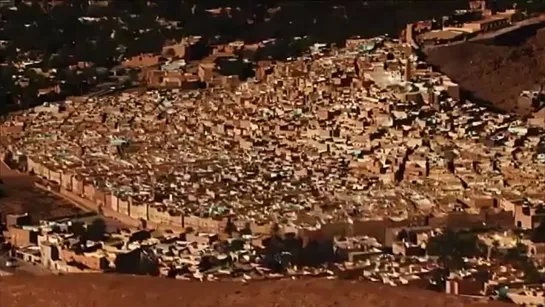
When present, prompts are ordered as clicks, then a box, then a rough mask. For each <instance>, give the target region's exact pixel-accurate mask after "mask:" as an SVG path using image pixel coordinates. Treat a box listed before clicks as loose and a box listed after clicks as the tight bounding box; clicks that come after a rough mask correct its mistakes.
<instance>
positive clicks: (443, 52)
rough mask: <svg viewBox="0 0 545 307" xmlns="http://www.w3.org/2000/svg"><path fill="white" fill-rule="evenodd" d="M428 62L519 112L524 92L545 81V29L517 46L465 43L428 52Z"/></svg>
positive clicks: (480, 94) (475, 93)
mask: <svg viewBox="0 0 545 307" xmlns="http://www.w3.org/2000/svg"><path fill="white" fill-rule="evenodd" d="M427 61H428V62H429V63H430V64H432V65H434V66H436V67H438V68H439V69H440V70H441V71H442V72H443V73H445V74H446V75H448V76H449V77H451V78H452V79H454V80H456V81H457V82H459V83H460V85H461V86H462V88H464V89H465V90H467V91H469V92H471V93H472V94H473V96H474V97H475V98H477V99H479V100H483V101H485V102H489V103H491V104H492V105H494V106H495V107H497V108H499V109H503V110H506V111H510V112H517V113H520V114H526V113H528V111H529V110H528V109H525V108H522V107H521V106H519V105H518V104H517V98H518V96H519V94H520V93H521V91H523V90H529V89H532V88H533V87H534V86H536V85H538V84H541V83H543V82H544V81H545V32H543V31H541V32H538V35H534V36H532V37H530V38H529V39H527V40H525V41H524V42H522V43H521V44H517V45H492V44H483V43H463V44H458V45H453V46H447V47H440V48H436V49H433V50H431V51H429V52H428V58H427Z"/></svg>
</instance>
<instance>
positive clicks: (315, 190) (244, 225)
mask: <svg viewBox="0 0 545 307" xmlns="http://www.w3.org/2000/svg"><path fill="white" fill-rule="evenodd" d="M346 45H347V48H341V49H338V48H333V47H331V48H330V47H326V46H322V45H315V46H314V47H313V48H312V49H311V52H309V53H307V54H306V55H304V56H301V57H299V58H297V59H292V60H290V61H287V62H282V63H280V62H264V61H263V62H259V63H258V65H257V67H256V73H255V78H250V79H248V80H247V81H245V82H242V81H240V80H238V81H237V82H236V83H230V84H222V85H214V84H211V83H209V82H212V81H213V80H214V76H215V72H217V68H216V67H215V66H214V64H211V63H210V62H206V61H203V62H202V63H201V64H199V66H198V67H196V77H191V78H197V79H198V80H199V82H204V83H206V86H204V87H205V88H202V89H193V90H184V89H183V87H182V88H181V87H180V86H179V84H177V85H176V86H173V87H174V89H149V90H147V91H129V92H124V93H120V94H114V95H109V96H104V97H87V98H84V99H82V100H83V101H80V102H76V101H65V102H62V103H51V104H48V105H44V106H39V107H36V108H33V109H31V110H28V111H24V112H19V113H16V114H13V115H11V116H10V117H9V118H8V120H6V121H5V122H4V123H3V124H2V126H1V127H0V129H1V130H0V131H1V132H2V135H3V139H2V141H3V142H5V144H3V145H4V146H3V148H5V149H6V151H5V152H4V159H5V160H9V161H8V162H9V163H10V164H11V165H14V166H15V167H17V168H19V169H20V170H22V171H26V172H29V173H31V174H35V175H36V176H38V177H41V178H43V179H44V182H47V184H49V185H50V186H51V189H54V190H55V191H57V192H58V193H60V194H64V195H67V196H69V197H79V198H81V199H85V200H86V201H87V202H89V203H92V204H93V206H94V209H96V210H97V211H98V212H100V213H101V214H104V215H106V216H113V217H116V216H124V217H127V218H129V219H131V220H133V221H134V222H135V223H136V224H139V226H140V227H139V229H138V230H132V231H118V232H116V233H112V234H110V235H109V236H108V240H105V241H104V242H91V241H88V242H84V243H82V242H79V241H78V240H77V239H75V237H74V234H73V233H71V232H70V230H69V228H70V227H69V226H70V225H65V224H55V225H52V224H48V223H42V225H39V226H21V225H17V223H11V225H8V230H7V233H6V237H7V238H9V240H11V242H12V243H13V244H14V245H17V246H20V247H23V248H22V249H21V250H22V251H24V252H25V253H27V254H28V255H27V256H25V255H26V254H24V255H23V254H21V257H20V258H24V259H30V260H31V261H37V262H40V263H42V264H44V265H47V266H50V267H52V268H54V269H55V270H58V271H67V270H68V269H66V268H65V269H62V268H61V266H60V265H59V263H62V264H70V263H72V264H74V263H77V264H79V265H83V267H84V270H91V271H107V270H114V269H115V270H117V271H120V272H131V273H134V272H138V270H139V269H141V268H142V267H146V268H147V269H146V270H145V271H146V272H147V271H149V270H150V268H153V270H155V271H156V273H157V274H160V275H163V276H170V277H179V278H195V279H199V280H214V279H221V278H233V277H236V278H241V279H243V280H249V279H256V278H265V277H268V278H273V277H276V276H285V274H288V275H291V276H301V277H303V276H334V275H335V276H338V277H343V278H359V279H366V280H370V281H376V282H383V283H385V284H391V285H416V286H421V287H427V285H429V283H430V279H431V278H432V277H433V276H432V275H433V273H434V272H435V271H436V270H437V269H438V268H439V265H438V261H437V258H436V257H430V256H429V255H427V245H428V243H429V241H430V240H432V239H433V238H434V237H436V236H438V235H441V234H442V233H443V232H444V229H445V228H449V229H472V228H483V227H485V228H490V227H493V228H495V229H499V232H497V233H492V234H490V233H489V234H487V235H482V236H480V237H479V240H480V242H483V244H484V245H485V246H488V247H489V249H490V250H492V249H494V250H501V249H502V248H503V249H511V248H515V247H517V246H518V244H519V243H520V244H522V245H524V246H526V249H525V250H524V253H525V254H528V255H530V256H531V257H532V258H533V259H539V258H540V257H542V256H543V255H544V254H545V249H543V243H539V242H533V241H531V240H528V239H524V240H523V239H520V237H519V236H518V235H517V234H515V233H513V232H511V230H512V229H515V228H518V229H522V230H533V229H535V228H538V227H539V225H540V223H541V220H542V218H543V216H545V213H543V212H544V211H543V210H542V205H543V202H542V201H541V199H543V191H545V189H544V185H545V183H544V182H543V180H541V178H542V174H543V172H544V171H545V164H544V162H545V147H544V146H545V142H544V139H543V127H544V125H545V120H544V118H539V117H536V118H533V119H531V120H526V119H520V118H516V117H515V116H511V115H508V114H499V113H494V112H491V111H489V110H487V109H486V108H485V107H482V106H479V105H476V104H474V103H472V102H470V101H467V100H465V99H464V97H463V95H462V93H461V91H460V88H459V86H458V85H457V84H456V83H455V82H453V81H452V80H450V79H449V78H448V77H447V76H444V75H442V74H440V73H437V72H434V71H433V70H432V69H431V68H430V67H429V66H428V65H427V64H426V63H425V62H422V61H421V60H420V59H419V58H418V56H417V55H416V54H415V52H414V50H413V48H412V47H411V46H410V45H408V44H403V43H400V42H399V41H398V40H395V39H390V38H387V37H378V38H374V39H368V40H365V39H351V40H348V41H347V44H346ZM231 47H232V48H245V47H244V46H243V45H242V46H241V45H240V44H239V43H236V44H232V46H231ZM173 52H174V53H176V52H182V51H176V50H175V49H172V51H170V50H169V51H168V53H173ZM183 52H185V51H183ZM218 52H228V51H226V50H223V51H218ZM144 60H145V59H144V58H142V61H144ZM150 61H152V60H150ZM125 65H129V66H130V65H136V66H138V65H140V64H138V63H136V62H135V63H125ZM155 74H157V73H156V72H154V71H151V72H147V73H146V76H147V77H148V78H151V79H153V78H155ZM161 78H162V79H161ZM165 78H166V77H165V75H163V76H160V77H158V79H157V82H167V83H169V82H170V81H168V80H166V79H165ZM187 78H188V75H184V78H183V80H181V79H180V82H182V83H183V82H187ZM226 78H227V79H229V77H228V76H227V77H226ZM151 79H150V80H151ZM233 79H236V78H235V77H233ZM153 80H155V79H153ZM152 87H155V86H152ZM167 87H168V86H167ZM8 224H9V223H8ZM149 228H153V229H157V230H155V231H149V230H147V229H149ZM400 233H404V236H400ZM279 244H280V245H282V246H284V247H285V248H284V249H282V250H283V252H281V253H273V252H270V250H271V246H277V245H279ZM29 246H33V247H32V248H30V247H29ZM73 246H78V248H77V249H76V248H73ZM286 246H291V248H287V247H286ZM324 246H325V247H324ZM322 248H324V249H322ZM295 251H297V252H295ZM317 251H318V252H317ZM320 251H321V252H320ZM296 253H297V254H298V256H297V260H294V259H295V256H294V255H295V254H296ZM318 254H319V255H321V256H320V257H323V259H318V260H316V259H315V258H316V255H318ZM32 255H34V256H32ZM25 257H27V258H25ZM32 257H36V259H34V260H32V259H33V258H32ZM285 258H286V259H288V260H286V261H284V260H285ZM489 258H490V255H489V257H486V258H482V257H475V258H473V259H466V263H467V267H468V268H465V269H463V270H459V271H456V272H451V274H450V276H448V279H447V280H446V281H444V282H445V284H446V289H447V290H446V291H447V292H449V293H454V294H470V295H477V294H480V295H485V294H490V293H489V292H490V291H492V290H490V289H494V291H498V286H497V285H501V286H503V285H510V287H512V288H513V287H514V288H516V289H519V290H517V291H518V292H516V293H517V295H519V296H520V295H521V294H520V293H526V292H524V291H530V290H524V291H523V290H520V289H523V288H521V287H522V285H525V282H524V280H525V279H524V278H525V276H524V273H522V272H521V271H520V270H518V269H516V268H513V267H511V266H506V265H505V264H502V263H500V262H498V261H495V260H494V259H489ZM322 260H327V262H329V261H333V262H335V263H336V264H335V265H334V266H333V267H322V266H311V265H309V264H311V263H313V261H317V262H323V261H322ZM536 261H537V260H536ZM286 262H287V263H289V265H288V266H287V267H288V268H287V273H286V271H282V270H275V268H276V266H277V265H280V266H283V265H284V264H285V263H286ZM271 263H272V264H273V265H271ZM295 263H299V264H300V265H295ZM142 270H144V269H142ZM80 271H81V269H80ZM278 271H281V272H283V274H284V275H277V272H278ZM483 271H487V272H491V273H490V274H488V275H486V276H483V275H482V274H481V273H482V272H483ZM517 286H520V287H518V288H517ZM525 286H528V285H525ZM502 289H503V288H502ZM524 289H526V288H524ZM521 291H522V292H521ZM530 292H531V291H530ZM506 295H508V294H506ZM517 299H519V298H518V296H517Z"/></svg>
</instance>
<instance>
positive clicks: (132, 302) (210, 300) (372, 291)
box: [0, 274, 512, 307]
mask: <svg viewBox="0 0 545 307" xmlns="http://www.w3.org/2000/svg"><path fill="white" fill-rule="evenodd" d="M0 306H2V307H23V306H24V307H28V306H40V307H53V306H55V307H64V306H67V307H68V306H69V307H90V306H101V307H107V306H116V307H119V306H131V307H141V306H191V307H197V306H214V307H218V306H252V307H253V306H275V307H282V306H294V307H295V306H297V307H303V306H321V307H322V306H361V307H363V306H372V307H386V306H388V307H393V306H403V307H426V306H428V307H440V306H451V307H458V306H459V307H462V306H466V307H477V306H482V307H484V306H495V307H501V306H512V305H508V304H504V303H499V302H490V303H478V302H475V301H473V300H471V299H469V298H462V297H455V296H447V295H443V294H440V293H434V292H431V291H426V290H417V289H416V290H415V289H409V288H396V287H389V286H383V285H379V284H373V283H366V282H349V281H338V280H318V279H312V280H299V281H291V280H286V281H284V280H282V281H262V282H252V283H248V284H242V283H235V282H205V283H200V282H188V281H177V280H168V279H159V278H152V277H134V276H120V275H107V274H83V275H65V276H48V277H35V278H27V277H15V276H12V277H6V278H0Z"/></svg>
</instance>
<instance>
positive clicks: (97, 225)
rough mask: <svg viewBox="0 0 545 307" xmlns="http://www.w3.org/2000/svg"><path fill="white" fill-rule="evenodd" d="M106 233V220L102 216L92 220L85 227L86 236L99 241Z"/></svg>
mask: <svg viewBox="0 0 545 307" xmlns="http://www.w3.org/2000/svg"><path fill="white" fill-rule="evenodd" d="M105 235H106V222H105V221H104V219H102V218H97V219H95V220H93V222H92V223H91V225H89V226H88V227H87V237H88V238H89V240H93V241H101V240H103V239H104V236H105Z"/></svg>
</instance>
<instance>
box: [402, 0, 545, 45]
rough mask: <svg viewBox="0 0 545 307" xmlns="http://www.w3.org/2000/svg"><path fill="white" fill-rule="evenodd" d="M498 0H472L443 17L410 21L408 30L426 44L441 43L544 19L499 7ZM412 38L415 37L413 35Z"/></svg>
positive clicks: (476, 36)
mask: <svg viewBox="0 0 545 307" xmlns="http://www.w3.org/2000/svg"><path fill="white" fill-rule="evenodd" d="M495 4H496V3H495V2H494V1H486V0H472V1H469V9H467V10H458V11H456V12H455V13H454V14H453V15H451V16H444V17H443V18H442V20H441V21H435V20H428V21H420V22H417V23H412V24H408V25H407V28H406V30H405V31H404V33H405V34H406V35H408V34H409V33H413V34H414V39H416V40H418V41H419V42H420V43H421V44H422V45H424V46H429V45H437V44H445V43H452V42H455V41H464V40H468V39H475V38H479V37H483V38H484V37H486V36H487V35H490V33H493V32H498V31H503V30H504V29H508V30H509V31H511V30H514V29H516V28H517V27H518V26H520V25H523V24H531V23H534V22H535V23H538V22H542V21H543V19H542V18H540V17H536V16H531V15H529V14H528V13H527V12H525V11H523V10H520V9H518V8H517V7H516V5H515V6H514V8H510V9H506V10H504V11H499V10H498V9H497V7H496V5H495ZM409 39H412V38H409Z"/></svg>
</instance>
